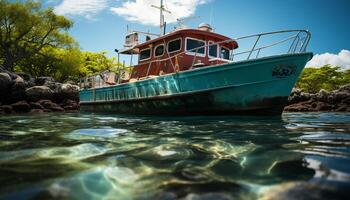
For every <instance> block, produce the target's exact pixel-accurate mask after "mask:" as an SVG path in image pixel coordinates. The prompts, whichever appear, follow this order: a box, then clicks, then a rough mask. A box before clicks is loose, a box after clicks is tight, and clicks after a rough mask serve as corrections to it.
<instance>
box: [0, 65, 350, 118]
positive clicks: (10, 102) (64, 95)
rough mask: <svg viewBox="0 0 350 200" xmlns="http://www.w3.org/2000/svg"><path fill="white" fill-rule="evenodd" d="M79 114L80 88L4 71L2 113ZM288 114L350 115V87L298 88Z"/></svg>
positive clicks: (0, 93)
mask: <svg viewBox="0 0 350 200" xmlns="http://www.w3.org/2000/svg"><path fill="white" fill-rule="evenodd" d="M48 112H69V113H71V112H79V87H78V86H76V85H74V84H73V83H59V82H56V81H55V80H54V79H53V78H52V77H37V78H33V77H32V76H30V75H28V74H24V73H12V72H9V71H7V70H5V69H3V68H0V114H11V113H19V114H21V113H48ZM284 112H350V84H347V85H344V86H342V87H340V88H339V89H338V90H335V91H331V92H328V91H326V90H323V89H322V90H320V91H319V92H318V93H316V94H310V93H306V92H302V91H301V90H300V89H296V88H294V89H293V91H292V92H291V95H290V96H289V98H288V102H287V104H286V107H285V108H284Z"/></svg>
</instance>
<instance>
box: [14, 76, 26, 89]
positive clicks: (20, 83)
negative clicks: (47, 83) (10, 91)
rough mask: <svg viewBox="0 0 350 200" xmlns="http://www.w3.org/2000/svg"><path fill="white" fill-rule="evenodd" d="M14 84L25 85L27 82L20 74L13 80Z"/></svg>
mask: <svg viewBox="0 0 350 200" xmlns="http://www.w3.org/2000/svg"><path fill="white" fill-rule="evenodd" d="M13 85H14V86H16V87H25V82H24V80H23V78H22V77H20V76H18V77H17V78H15V79H14V80H13Z"/></svg>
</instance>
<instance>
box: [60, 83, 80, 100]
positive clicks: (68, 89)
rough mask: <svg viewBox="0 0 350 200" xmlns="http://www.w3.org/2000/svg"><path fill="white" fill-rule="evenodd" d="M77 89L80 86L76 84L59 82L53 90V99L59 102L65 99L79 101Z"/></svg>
mask: <svg viewBox="0 0 350 200" xmlns="http://www.w3.org/2000/svg"><path fill="white" fill-rule="evenodd" d="M79 90H80V88H79V87H78V86H76V85H72V84H69V83H64V84H61V85H59V87H58V88H57V89H56V90H55V97H54V99H55V100H56V101H58V102H61V101H64V100H67V99H70V100H74V101H79Z"/></svg>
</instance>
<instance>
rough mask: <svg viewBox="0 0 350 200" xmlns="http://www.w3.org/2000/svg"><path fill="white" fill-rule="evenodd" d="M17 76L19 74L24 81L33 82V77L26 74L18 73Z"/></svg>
mask: <svg viewBox="0 0 350 200" xmlns="http://www.w3.org/2000/svg"><path fill="white" fill-rule="evenodd" d="M16 74H17V75H18V76H20V77H21V78H22V79H23V80H25V81H30V80H33V77H32V76H31V75H29V74H26V73H24V72H16Z"/></svg>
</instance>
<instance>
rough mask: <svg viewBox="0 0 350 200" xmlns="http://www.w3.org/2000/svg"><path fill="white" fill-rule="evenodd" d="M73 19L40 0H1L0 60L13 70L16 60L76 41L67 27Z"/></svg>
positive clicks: (64, 46)
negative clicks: (61, 14)
mask: <svg viewBox="0 0 350 200" xmlns="http://www.w3.org/2000/svg"><path fill="white" fill-rule="evenodd" d="M71 26H72V22H71V21H69V20H68V19H66V18H65V17H63V16H58V15H56V14H55V13H54V12H53V9H52V8H48V9H45V10H43V9H41V5H40V3H39V2H37V1H31V0H29V1H26V2H25V3H22V2H15V3H10V2H9V1H7V0H0V53H1V54H0V56H1V57H0V60H2V62H3V63H2V64H3V66H4V67H5V68H6V69H8V70H11V71H13V69H14V67H15V66H16V64H18V63H20V62H21V61H23V60H25V59H26V58H29V57H31V56H37V55H40V54H43V53H45V51H43V49H45V48H48V47H53V48H70V47H72V46H73V45H75V43H74V40H73V39H72V38H71V37H70V36H69V35H68V33H67V32H64V31H67V30H68V29H69V28H70V27H71Z"/></svg>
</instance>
